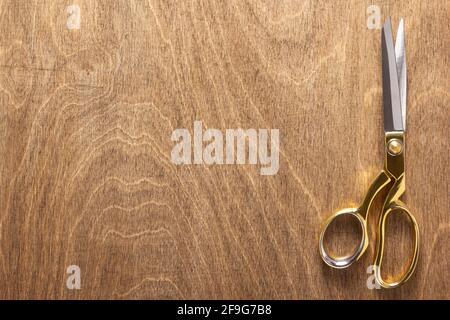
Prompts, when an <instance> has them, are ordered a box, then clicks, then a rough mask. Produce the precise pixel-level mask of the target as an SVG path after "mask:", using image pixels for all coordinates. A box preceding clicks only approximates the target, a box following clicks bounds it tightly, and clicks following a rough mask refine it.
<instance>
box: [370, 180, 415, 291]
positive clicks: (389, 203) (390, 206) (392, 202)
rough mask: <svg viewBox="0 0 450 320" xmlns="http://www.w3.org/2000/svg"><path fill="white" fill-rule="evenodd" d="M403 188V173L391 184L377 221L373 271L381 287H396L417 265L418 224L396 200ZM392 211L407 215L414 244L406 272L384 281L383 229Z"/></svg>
mask: <svg viewBox="0 0 450 320" xmlns="http://www.w3.org/2000/svg"><path fill="white" fill-rule="evenodd" d="M404 189H405V181H404V175H402V176H401V177H400V178H399V179H398V180H397V181H396V182H395V183H394V185H393V186H392V188H391V190H390V191H389V193H388V195H387V197H386V201H385V203H384V206H383V211H382V213H381V215H380V219H379V222H378V231H377V248H376V254H375V262H374V271H375V279H376V281H377V282H378V283H379V284H380V285H381V286H382V287H383V288H396V287H398V286H400V285H402V284H403V283H405V282H406V281H408V279H409V278H410V277H411V276H412V274H413V273H414V270H415V268H416V265H417V260H418V257H419V226H418V224H417V222H416V219H415V218H414V216H413V215H412V214H411V213H410V212H409V211H408V209H407V208H406V206H405V204H404V203H403V202H402V201H400V200H398V198H399V197H400V196H401V195H402V194H403V192H404ZM394 211H403V212H404V213H406V215H407V216H408V218H409V220H410V222H411V223H412V225H413V227H414V244H413V256H412V259H411V262H410V263H409V266H408V268H407V270H406V272H405V273H404V274H403V275H402V276H401V278H400V280H397V281H393V282H389V281H385V280H384V279H383V278H382V276H381V266H382V263H383V253H384V242H385V236H386V234H385V230H386V221H387V218H388V216H389V214H391V213H392V212H394Z"/></svg>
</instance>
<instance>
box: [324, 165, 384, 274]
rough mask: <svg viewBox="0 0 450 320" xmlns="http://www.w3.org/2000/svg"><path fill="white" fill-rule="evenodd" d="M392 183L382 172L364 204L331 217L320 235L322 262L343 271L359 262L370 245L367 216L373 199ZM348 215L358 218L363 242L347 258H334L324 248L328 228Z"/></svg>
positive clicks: (368, 192) (373, 183)
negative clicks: (338, 219) (339, 218)
mask: <svg viewBox="0 0 450 320" xmlns="http://www.w3.org/2000/svg"><path fill="white" fill-rule="evenodd" d="M390 181H391V178H389V176H388V175H387V174H386V172H384V171H381V172H380V174H379V175H378V176H377V178H376V179H375V180H374V181H373V182H372V184H371V185H370V187H369V190H368V191H367V193H366V196H365V198H364V201H363V202H362V204H361V206H360V207H359V208H347V209H343V210H340V211H338V212H336V213H335V214H334V215H332V216H331V217H329V218H328V219H327V221H325V224H324V225H323V227H322V231H321V233H320V239H319V252H320V255H321V257H322V260H323V261H324V262H325V263H326V264H327V265H329V266H330V267H333V268H336V269H342V268H347V267H349V266H350V265H351V264H352V263H353V262H355V261H357V260H358V259H359V258H360V257H361V256H362V255H363V254H364V252H365V251H366V249H367V246H368V245H369V238H368V232H367V215H368V213H369V210H370V206H371V205H372V202H373V199H374V198H375V196H376V195H377V194H378V193H379V192H380V191H381V190H382V189H383V188H384V187H385V186H386V185H388V184H389V182H390ZM343 215H348V216H351V217H352V218H356V219H357V220H358V222H359V224H360V226H361V229H362V236H361V241H360V243H359V245H358V247H356V249H355V251H353V253H352V254H351V255H349V256H345V257H332V256H331V255H329V254H328V253H327V251H326V249H325V246H324V239H325V234H326V232H327V229H328V227H329V226H330V225H331V224H332V223H333V221H335V220H336V218H338V217H340V216H343Z"/></svg>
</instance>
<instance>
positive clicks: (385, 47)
mask: <svg viewBox="0 0 450 320" xmlns="http://www.w3.org/2000/svg"><path fill="white" fill-rule="evenodd" d="M403 25H404V24H403V19H401V20H400V23H399V27H398V31H397V39H396V42H395V47H394V43H393V39H392V28H391V20H390V18H389V19H388V20H387V21H386V23H385V24H384V26H383V29H382V32H381V50H382V78H383V104H384V134H385V159H384V170H382V171H381V172H380V173H379V175H378V176H377V178H376V179H375V180H374V181H373V183H372V185H371V186H370V187H369V190H368V191H367V193H366V196H365V197H364V200H363V202H362V203H361V205H360V206H359V207H358V208H347V209H343V210H340V211H338V212H336V213H335V214H334V215H332V216H331V217H330V218H329V219H328V220H327V221H326V222H325V224H324V226H323V228H322V231H321V234H320V240H319V250H320V254H321V256H322V259H323V261H324V262H325V263H326V264H327V265H329V266H330V267H333V268H337V269H342V268H347V267H349V266H350V265H351V264H353V263H354V262H355V261H357V260H358V259H359V258H361V256H362V255H363V254H364V252H365V251H366V249H367V247H368V245H369V239H368V229H367V217H368V212H369V209H370V206H371V204H372V201H373V199H374V198H375V196H376V195H377V194H378V193H379V192H380V191H382V190H383V189H386V188H387V187H389V189H388V190H389V191H388V192H387V195H386V198H385V201H384V205H383V208H382V212H381V214H380V217H379V220H378V227H377V233H376V240H377V242H376V252H375V258H374V264H373V271H374V276H375V279H376V281H377V283H378V284H380V286H382V287H383V288H395V287H398V286H400V285H401V284H403V283H405V282H406V281H407V280H408V279H409V278H410V277H411V275H412V274H413V272H414V269H415V267H416V265H417V259H418V255H419V227H418V225H417V222H416V219H415V218H414V216H413V215H412V214H411V213H410V212H409V211H408V209H407V208H406V206H405V204H404V203H403V202H402V201H401V200H400V197H401V196H402V194H403V193H404V192H405V129H406V52H405V41H404V39H405V37H404V26H403ZM395 211H400V212H404V213H405V214H406V216H407V217H408V218H409V221H410V222H411V224H412V225H413V229H414V232H413V237H414V240H413V255H412V259H411V261H410V263H409V265H408V268H407V269H406V271H405V272H404V273H403V274H402V275H401V276H400V279H399V280H396V281H387V280H385V279H383V278H382V276H381V265H382V262H383V251H384V242H385V225H386V220H387V218H388V216H389V215H390V214H391V213H392V212H395ZM341 216H350V217H351V218H353V219H354V218H356V219H357V220H358V222H359V225H360V227H361V229H362V237H361V241H360V243H359V246H357V247H356V249H355V250H354V251H353V253H352V254H351V255H349V256H345V257H333V256H331V255H329V254H328V252H327V251H326V249H325V246H324V237H325V233H326V231H327V228H328V227H329V226H330V225H331V224H332V222H333V221H335V219H336V218H338V217H341Z"/></svg>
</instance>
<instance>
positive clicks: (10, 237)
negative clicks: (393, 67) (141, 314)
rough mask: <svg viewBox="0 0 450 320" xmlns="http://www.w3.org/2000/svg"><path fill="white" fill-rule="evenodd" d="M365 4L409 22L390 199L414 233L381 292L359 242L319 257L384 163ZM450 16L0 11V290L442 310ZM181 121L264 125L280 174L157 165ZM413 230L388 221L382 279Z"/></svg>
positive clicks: (307, 7) (12, 6) (405, 10)
mask: <svg viewBox="0 0 450 320" xmlns="http://www.w3.org/2000/svg"><path fill="white" fill-rule="evenodd" d="M372 4H375V5H378V6H379V8H380V12H381V21H382V22H383V21H384V20H385V19H386V18H387V17H388V16H392V18H393V26H394V30H395V29H396V26H397V24H398V21H399V17H404V19H405V26H406V46H407V62H408V119H407V120H408V124H407V129H408V130H407V151H406V152H407V155H406V157H407V160H406V174H407V182H406V186H407V191H406V196H405V197H404V200H405V202H406V203H407V205H408V207H409V208H410V210H411V212H412V213H413V214H414V215H415V217H416V218H417V221H418V223H419V225H420V231H421V237H422V238H421V246H420V250H421V253H420V261H419V264H418V267H417V270H416V273H415V275H414V276H413V278H412V279H411V280H410V281H409V282H408V283H407V284H406V285H405V286H403V287H401V288H399V289H395V290H375V289H374V290H369V289H368V287H367V282H368V281H369V282H370V276H371V275H370V274H369V273H367V268H368V267H369V266H370V264H371V262H372V256H373V251H374V241H372V242H371V244H370V247H369V250H368V251H369V252H368V253H367V254H366V255H365V256H364V257H363V258H362V259H361V261H359V263H357V264H356V265H354V266H352V267H351V268H349V269H347V270H332V269H330V268H328V267H327V266H325V265H324V263H323V262H322V261H321V258H320V256H319V254H318V248H317V247H318V236H319V232H320V224H321V223H322V222H323V220H324V219H325V218H326V217H328V216H329V215H330V214H331V213H332V212H333V211H334V210H337V209H339V208H343V207H346V206H349V205H351V204H355V203H357V202H358V201H360V200H361V198H362V196H363V195H364V193H365V191H366V189H367V187H368V186H369V184H370V182H371V180H372V179H373V178H374V177H375V176H376V174H377V173H378V171H379V170H380V169H381V168H382V161H383V159H382V157H383V128H382V117H383V116H382V91H381V58H380V56H381V51H380V50H381V49H380V30H379V29H369V28H368V24H367V21H368V19H370V14H369V13H368V11H367V8H368V7H369V6H370V5H372ZM68 7H69V8H68ZM78 9H79V10H78ZM449 16H450V2H449V1H448V0H426V1H425V0H424V1H412V0H411V1H376V3H373V2H372V1H240V0H227V1H204V0H203V1H177V3H176V4H174V3H172V1H157V0H156V1H154V0H150V1H143V0H142V1H141V0H136V1H125V0H121V1H114V2H113V1H109V0H108V1H106V0H104V1H87V0H86V1H81V0H73V1H62V0H58V1H55V0H45V1H44V0H42V1H37V2H31V1H26V0H19V1H17V0H2V1H1V2H0V30H1V33H0V105H1V108H0V115H1V121H0V132H1V137H2V139H1V143H0V155H1V159H0V160H1V161H0V179H1V180H0V182H1V185H2V187H1V188H0V288H1V289H0V298H2V299H10V298H37V299H42V298H75V299H78V298H94V299H95V298H125V299H134V298H170V299H171V298H177V299H178V298H194V299H198V298H214V299H216V298H218V299H220V298H236V299H237V298H275V299H287V298H295V299H305V298H306V299H312V298H320V299H322V298H324V299H332V298H333V299H336V298H337V299H347V298H356V299H366V298H374V299H385V298H411V299H415V298H450V273H449V271H450V259H449V258H448V254H449V250H450V215H449V213H450V212H449V178H448V177H449V174H450V171H449V163H450V161H449V160H450V159H449V147H450V143H449V138H450V136H449V120H450V117H449V114H450V113H449V104H450V95H449V88H450V77H449V66H450V61H449V60H450V55H449V40H450V38H449V35H450V29H449V28H450V27H449V26H450V19H449ZM78 18H79V20H78ZM195 120H199V121H202V122H203V126H204V127H205V129H206V128H216V129H219V130H221V131H222V132H224V131H225V130H226V129H228V128H244V129H248V128H255V129H274V128H275V129H279V132H280V168H279V171H278V173H277V174H276V175H272V176H263V175H261V174H260V166H259V165H250V164H245V165H194V164H192V165H175V164H173V162H172V161H171V150H172V148H173V147H174V144H175V143H174V142H173V141H171V134H172V132H173V131H174V130H175V129H177V128H187V129H189V130H190V131H191V132H192V130H193V124H194V121H195ZM380 202H381V201H380V200H377V203H376V206H375V209H374V210H373V211H372V212H371V218H370V223H371V224H372V225H373V224H375V222H376V218H377V215H378V213H379V211H380V207H381V205H380ZM348 227H349V228H348V229H347V228H345V229H344V228H343V227H342V228H341V229H339V230H340V232H339V238H340V240H341V241H343V242H345V243H347V242H348V243H350V242H349V241H350V240H355V239H356V236H355V234H356V233H355V232H352V230H353V229H352V226H351V225H349V226H348ZM344 230H346V231H344ZM409 232H410V228H409V227H408V225H407V224H406V223H405V221H404V219H402V216H401V215H398V216H396V217H394V218H393V219H392V221H390V227H389V229H388V241H389V243H390V244H391V245H388V248H387V257H388V258H387V259H388V260H387V261H386V263H387V264H388V265H387V267H386V273H391V272H394V273H395V272H396V271H395V270H399V268H400V269H401V268H402V266H405V265H406V262H407V257H408V253H409V252H410V245H411V241H408V235H409ZM370 236H371V239H373V237H374V228H372V230H371V234H370ZM397 243H398V244H399V246H396V245H397ZM334 249H337V247H336V246H334ZM71 265H76V266H78V267H79V270H80V279H81V289H80V290H76V289H75V290H70V289H68V288H67V286H66V284H67V283H66V282H67V279H68V278H69V277H70V276H71V274H68V273H67V269H68V268H69V266H71ZM70 270H72V269H69V271H70Z"/></svg>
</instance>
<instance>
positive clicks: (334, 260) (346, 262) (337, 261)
mask: <svg viewBox="0 0 450 320" xmlns="http://www.w3.org/2000/svg"><path fill="white" fill-rule="evenodd" d="M344 215H347V216H350V217H352V218H353V219H354V218H356V219H357V220H358V222H359V225H360V227H361V230H362V236H361V240H360V243H359V246H358V247H357V248H356V249H355V250H354V251H353V253H352V254H350V255H349V256H345V257H333V256H331V255H330V254H328V252H327V250H326V249H325V246H324V238H325V234H326V232H327V229H328V227H329V226H330V225H331V224H332V223H333V221H335V220H336V219H337V218H338V217H342V216H344ZM365 216H366V214H364V216H363V215H362V214H361V212H360V208H347V209H343V210H340V211H338V212H336V213H335V214H334V215H332V216H331V217H330V218H328V220H327V221H325V224H324V226H323V227H322V231H321V233H320V239H319V251H320V255H321V256H322V259H323V261H324V262H325V263H326V264H327V265H329V266H330V267H333V268H336V269H343V268H347V267H349V266H350V265H351V264H352V263H353V262H355V261H357V260H358V259H359V258H360V257H361V256H362V255H363V254H364V252H365V251H366V249H367V246H368V245H369V241H368V232H367V221H366V219H365Z"/></svg>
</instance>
